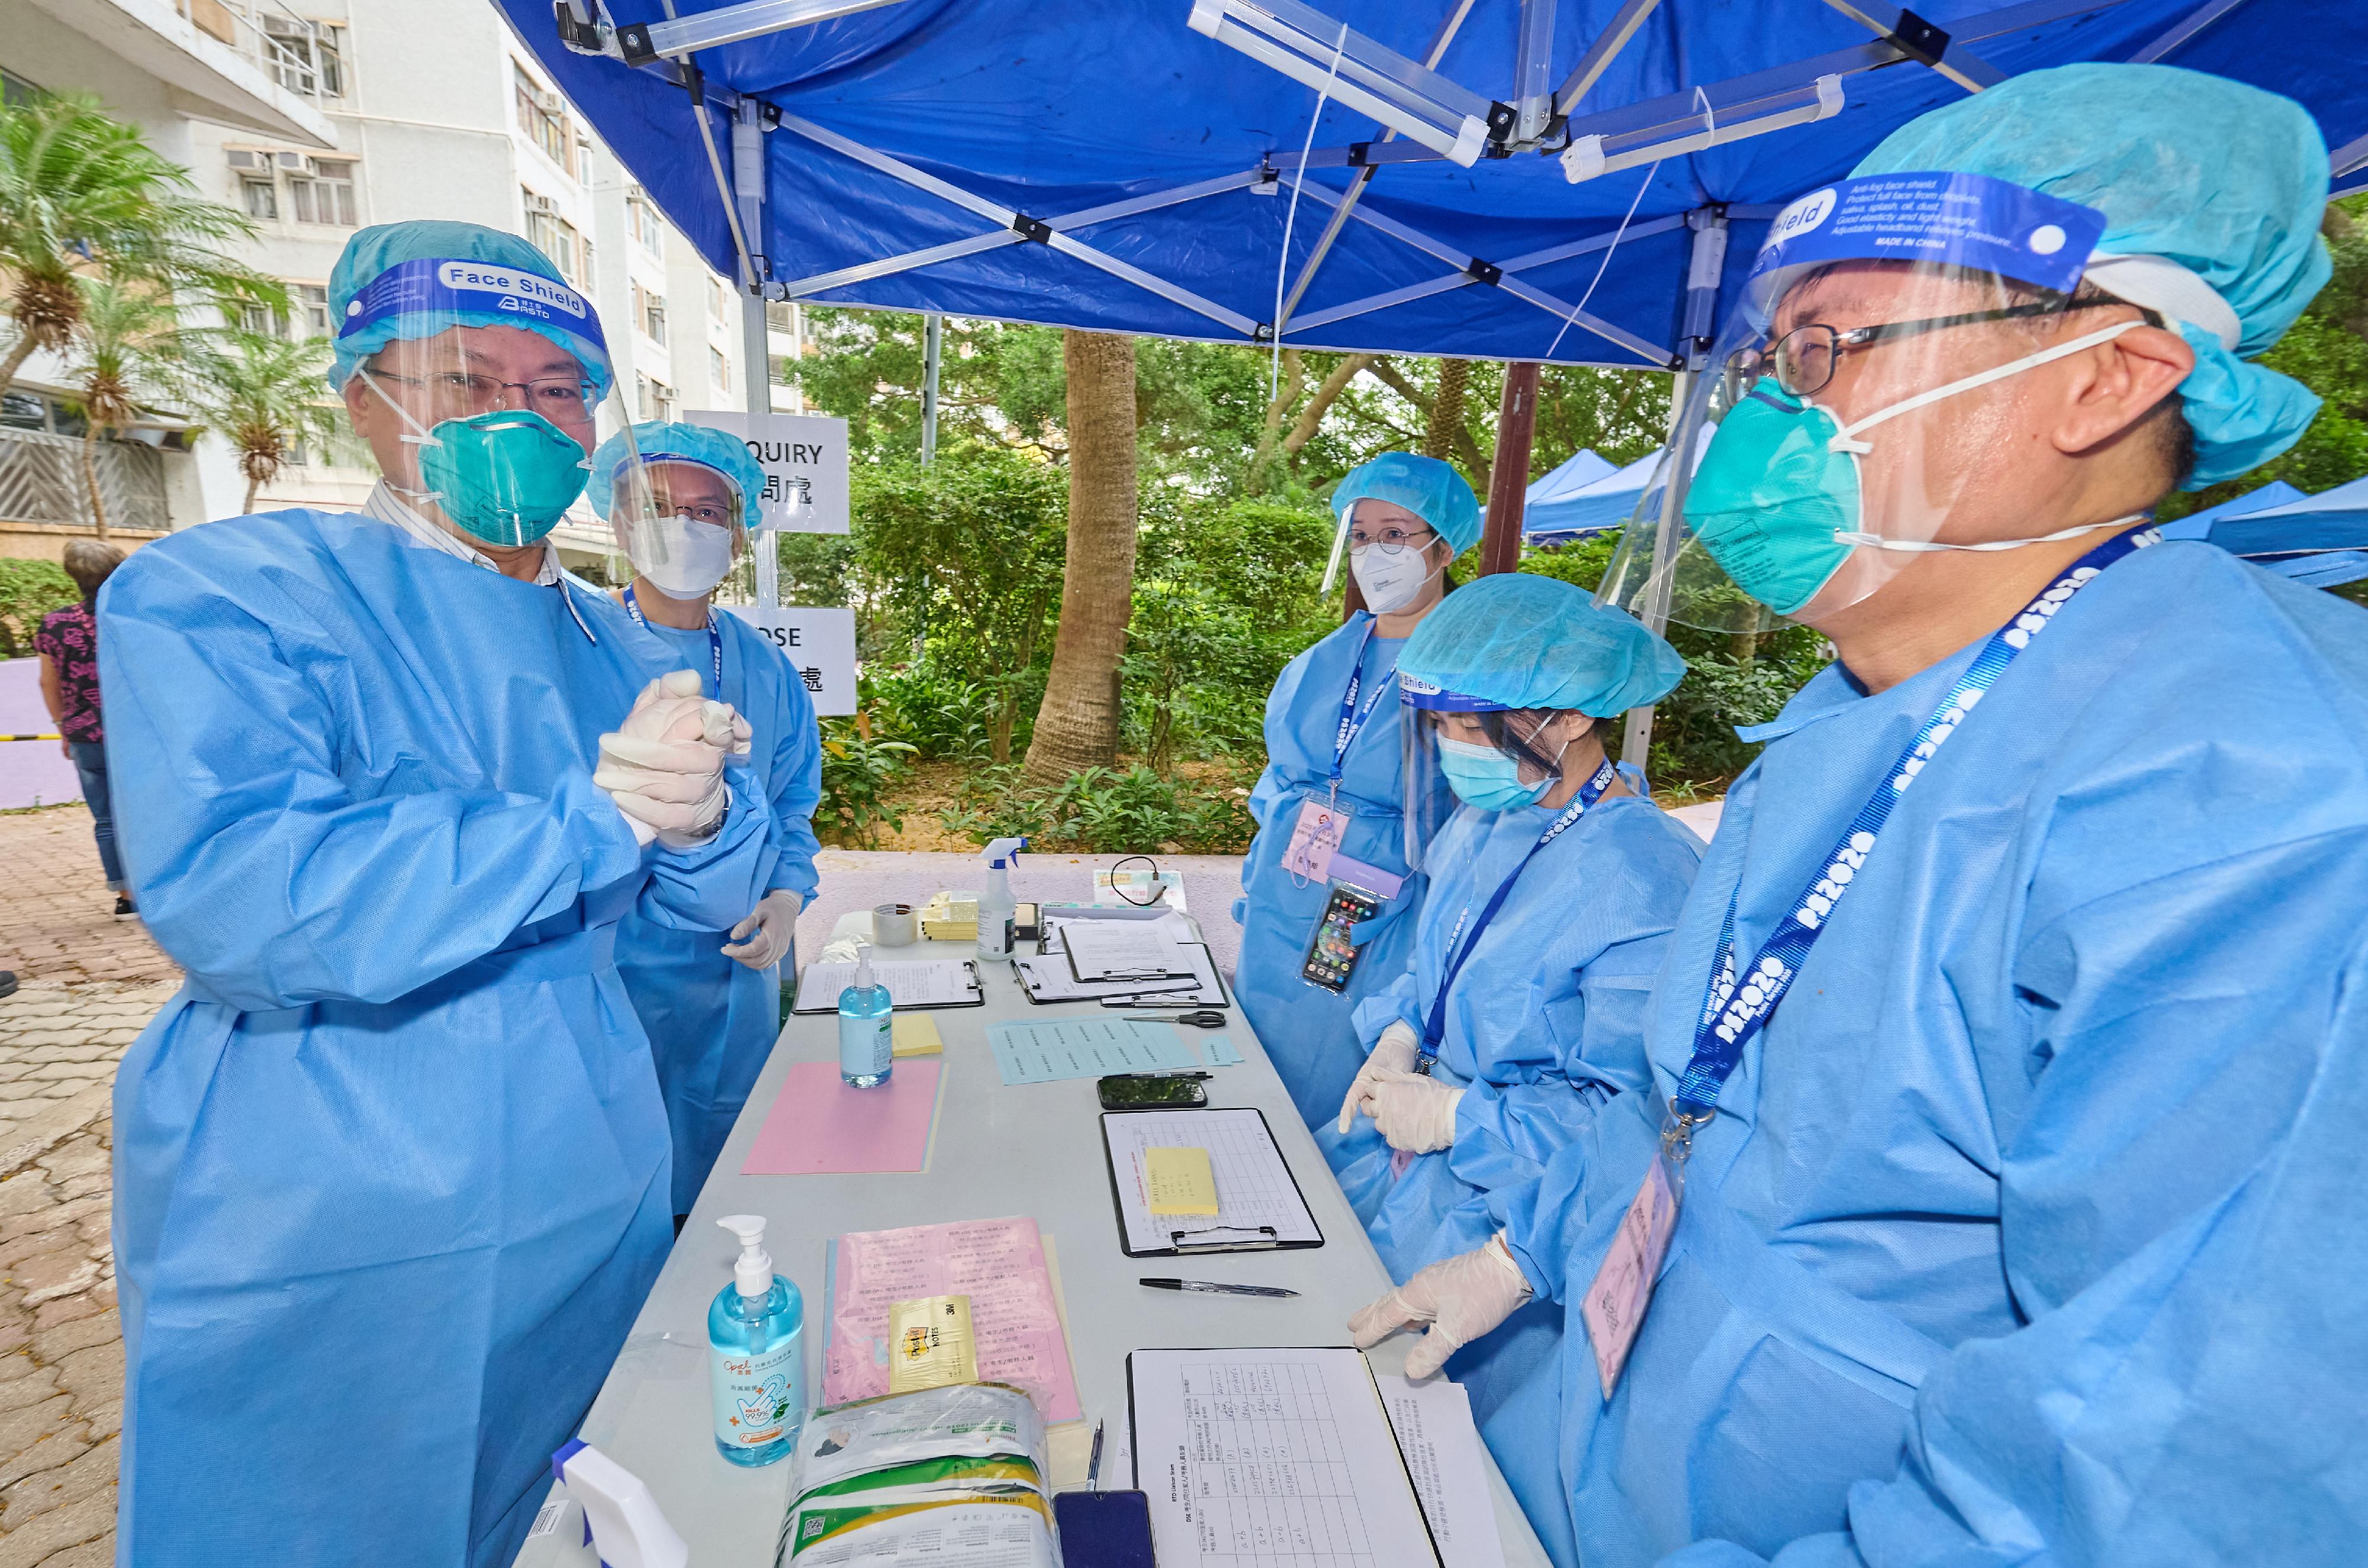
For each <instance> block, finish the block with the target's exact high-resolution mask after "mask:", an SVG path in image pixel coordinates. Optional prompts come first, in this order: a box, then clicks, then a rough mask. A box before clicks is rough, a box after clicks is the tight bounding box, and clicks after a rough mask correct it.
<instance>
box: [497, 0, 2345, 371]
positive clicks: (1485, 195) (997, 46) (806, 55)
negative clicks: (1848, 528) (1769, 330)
mask: <svg viewBox="0 0 2368 1568" xmlns="http://www.w3.org/2000/svg"><path fill="white" fill-rule="evenodd" d="M495 4H496V5H497V6H499V8H500V9H501V10H502V11H503V12H504V13H505V14H506V15H507V17H508V18H509V20H510V22H511V25H512V26H513V27H514V28H516V30H517V32H518V36H519V37H520V38H521V39H522V40H524V41H525V43H526V45H527V46H528V47H529V49H531V50H533V51H535V52H536V54H537V55H538V56H539V57H540V58H541V61H542V62H543V63H544V65H545V66H546V67H548V68H549V70H550V71H551V73H552V75H553V77H554V78H555V79H556V80H557V82H558V83H559V85H561V87H562V88H563V89H564V91H565V93H566V94H567V96H568V97H570V98H571V99H572V100H573V101H574V102H575V105H576V106H577V107H578V108H580V109H581V110H582V111H583V112H584V114H585V115H586V117H587V118H588V119H590V120H591V121H592V123H593V125H594V126H595V127H596V128H597V129H598V131H599V133H600V135H601V137H602V139H603V140H604V141H606V142H607V143H608V144H609V146H610V147H611V148H613V149H615V151H616V153H617V154H618V156H619V157H620V158H621V159H622V160H623V162H624V165H625V166H626V167H627V168H628V169H629V170H630V171H631V172H632V176H633V177H634V178H635V179H637V180H638V181H640V183H641V184H642V185H643V187H645V188H646V189H647V190H648V191H649V193H650V195H651V196H652V198H653V199H655V200H656V201H657V202H658V203H659V205H660V206H662V207H663V208H664V209H665V210H666V215H667V217H669V218H670V219H671V220H673V222H675V223H676V224H677V226H678V227H679V228H680V229H681V230H682V231H683V232H684V233H686V234H688V235H689V238H690V241H691V243H692V244H694V245H696V246H697V247H698V249H699V251H700V255H701V256H703V257H704V258H705V259H706V260H707V261H708V262H709V263H710V264H711V265H712V266H714V267H717V268H719V269H720V270H722V271H723V272H725V273H726V274H729V275H738V276H742V277H744V278H746V273H744V272H743V264H742V261H741V259H740V257H741V255H742V253H744V252H745V255H746V267H747V270H748V272H753V273H754V274H755V278H756V281H757V283H758V285H759V286H760V287H761V288H762V290H763V291H764V292H765V294H766V296H767V297H768V299H777V300H778V299H800V300H812V301H818V302H827V303H834V304H858V305H871V306H881V307H888V308H894V309H900V310H916V311H938V312H950V313H953V314H960V315H966V316H973V317H986V318H1003V319H1008V320H1017V321H1030V322H1042V323H1048V324H1056V325H1065V326H1076V327H1085V328H1091V329H1096V330H1101V331H1111V332H1126V333H1143V334H1154V335H1164V336H1171V337H1183V338H1202V339H1210V340H1214V341H1218V342H1226V343H1236V344H1251V343H1263V342H1268V341H1270V340H1271V339H1272V337H1273V336H1274V335H1275V327H1274V322H1275V320H1276V318H1277V316H1278V314H1279V313H1281V314H1284V315H1285V318H1286V320H1285V326H1284V331H1283V336H1284V337H1285V339H1286V340H1287V341H1289V342H1291V343H1294V344H1297V345H1300V346H1302V347H1309V348H1326V349H1352V350H1369V351H1379V352H1391V353H1412V354H1425V355H1435V354H1453V355H1460V356H1464V357H1467V358H1518V359H1541V360H1545V361H1549V362H1553V363H1561V364H1600V365H1610V366H1622V367H1628V368H1635V367H1640V366H1649V367H1653V368H1665V367H1668V366H1670V365H1671V364H1672V363H1673V359H1675V358H1677V357H1678V356H1679V353H1680V351H1681V350H1684V349H1687V348H1691V347H1694V346H1696V345H1699V344H1701V343H1702V342H1704V341H1706V339H1707V336H1708V335H1709V334H1710V333H1711V331H1712V330H1713V322H1712V319H1711V318H1712V316H1713V314H1714V313H1715V311H1716V308H1717V299H1718V295H1719V293H1720V292H1721V290H1720V287H1719V286H1720V285H1722V284H1724V286H1725V292H1726V293H1727V296H1728V297H1730V298H1731V297H1732V290H1733V288H1734V286H1735V285H1736V283H1737V282H1738V281H1739V279H1740V278H1741V276H1742V274H1743V271H1744V270H1745V269H1746V268H1747V267H1748V265H1749V263H1750V260H1751V256H1752V254H1753V252H1754V251H1755V249H1756V248H1757V246H1758V244H1759V239H1760V235H1761V233H1762V232H1763V230H1764V227H1765V224H1766V222H1767V220H1768V219H1769V218H1770V216H1772V215H1773V213H1774V211H1775V210H1776V208H1777V206H1778V205H1781V204H1782V202H1784V201H1786V200H1788V199H1791V198H1792V197H1793V196H1796V195H1798V194H1800V193H1802V192H1804V191H1805V190H1810V189H1814V188H1815V187H1816V186H1817V185H1818V184H1820V183H1822V182H1825V181H1828V180H1831V179H1834V178H1836V177H1838V176H1840V175H1842V174H1844V173H1845V172H1847V171H1848V170H1849V169H1850V166H1851V165H1853V164H1854V163H1855V162H1856V161H1857V160H1858V158H1859V157H1860V156H1861V154H1863V153H1865V152H1866V151H1867V150H1868V149H1870V148H1871V147H1873V145H1874V144H1875V142H1878V141H1880V140H1881V139H1882V138H1883V137H1884V134H1886V133H1887V132H1888V131H1891V130H1892V129H1893V128H1895V127H1896V126H1898V125H1900V124H1901V123H1903V122H1904V121H1906V120H1907V119H1912V118H1914V117H1915V116H1917V115H1918V114H1920V113H1922V112H1923V111H1925V110H1926V109H1929V108H1934V107H1936V106H1937V105H1940V104H1942V103H1945V102H1949V101H1951V100H1952V99H1954V98H1955V97H1958V96H1960V95H1961V94H1963V93H1964V92H1965V91H1966V90H1968V87H1969V86H1978V85H1982V84H1984V83H1987V82H1994V81H1997V80H2000V79H2002V77H2003V76H2004V75H2008V74H2017V73H2021V72H2025V71H2030V70H2033V69H2037V68H2040V67H2043V66H2047V65H2054V64H2059V63H2064V62H2072V61H2087V60H2158V61H2162V62H2168V63H2171V64H2180V65H2190V66H2194V67H2197V68H2199V69H2203V70H2208V71H2216V72H2220V73H2222V74H2227V75H2230V76H2233V77H2236V78H2237V79H2240V80H2244V81H2248V82H2252V83H2256V84H2258V85H2262V86H2265V87H2269V88H2272V89H2274V90H2276V91H2278V92H2282V93H2285V94H2288V95H2290V96H2292V97H2295V98H2297V99H2299V100H2300V101H2301V102H2302V103H2303V104H2304V105H2305V106H2306V107H2307V108H2309V109H2310V110H2311V111H2312V112H2313V113H2314V114H2315V115H2316V116H2317V118H2318V119H2319V121H2320V124H2321V126H2322V128H2323V130H2324V131H2325V133H2326V136H2327V141H2328V145H2329V146H2330V147H2331V148H2334V149H2336V150H2337V151H2336V157H2335V168H2336V172H2337V174H2338V175H2339V176H2345V175H2348V174H2350V173H2351V171H2352V170H2353V169H2354V168H2355V167H2356V166H2359V165H2368V72H2363V71H2362V70H2361V69H2360V62H2362V60H2368V6H2363V5H2361V4H2359V3H2357V0H2308V3H2282V4H2271V3H2266V0H2254V3H2251V4H2231V0H2021V3H2019V4H2012V5H2000V4H1998V0H1924V4H1923V5H1922V6H1921V11H1922V15H1921V17H1918V16H1914V15H1911V14H1910V13H1907V12H1903V11H1895V10H1894V9H1893V8H1892V7H1890V6H1869V5H1856V6H1845V5H1842V4H1840V0H1832V3H1829V4H1827V5H1818V4H1816V3H1815V0H1764V3H1761V4H1758V5H1751V6H1743V5H1737V4H1735V3H1734V0H1663V3H1661V4H1659V5H1657V6H1653V5H1647V4H1644V3H1642V0H1562V3H1561V4H1560V5H1559V6H1547V5H1544V4H1543V3H1537V0H1533V4H1531V5H1529V6H1521V5H1518V4H1516V3H1515V0H1470V3H1469V4H1464V5H1458V4H1454V3H1452V0H1424V3H1423V4H1419V5H1415V4H1406V3H1405V0H1326V4H1329V5H1333V6H1336V7H1337V8H1338V9H1339V10H1340V11H1342V12H1343V13H1345V15H1344V16H1343V17H1341V18H1340V19H1338V20H1335V19H1333V18H1330V17H1326V16H1323V15H1321V14H1319V13H1316V12H1313V11H1309V10H1307V9H1306V8H1305V7H1304V6H1300V5H1299V4H1298V3H1297V0H1099V3H1097V4H1092V5H1067V6H1047V5H1043V4H1042V3H1040V0H895V3H890V4H884V5H882V4H880V3H879V0H759V3H755V4H751V3H748V0H677V3H676V4H675V5H674V6H672V7H669V6H666V5H664V4H662V0H560V3H559V5H558V6H556V8H555V9H554V6H552V0H495ZM867 5H868V6H869V7H870V8H864V7H865V6H867ZM670 8H671V9H676V10H679V11H680V13H681V16H680V18H679V19H678V20H669V19H668V17H667V11H668V10H669V9H670ZM849 12H852V13H854V14H846V13H849ZM815 16H825V17H834V18H835V19H828V20H824V21H820V22H818V23H814V24H813V25H801V26H787V27H785V26H784V25H783V22H784V18H791V19H795V18H800V17H803V18H811V17H815ZM1883 17H1888V18H1890V19H1889V20H1881V19H1879V18H1883ZM1525 19H1526V22H1525ZM1344 21H1345V22H1346V23H1348V24H1350V25H1352V26H1353V27H1354V28H1356V29H1358V30H1357V31H1355V32H1349V33H1343V32H1342V31H1341V27H1342V24H1343V22H1344ZM1525 26H1526V27H1528V28H1530V29H1531V30H1530V31H1529V32H1528V33H1527V34H1526V36H1525V33H1524V28H1525ZM1887 28H1899V29H1902V30H1900V31H1887V30H1885V29H1887ZM563 29H564V32H565V35H566V36H565V38H564V39H563V36H562V31H563ZM1311 39H1314V40H1315V44H1314V45H1313V46H1312V47H1313V50H1314V52H1313V54H1312V55H1311V53H1310V48H1311V45H1310V42H1309V40H1311ZM1336 44H1338V46H1339V53H1338V57H1337V58H1336V57H1335V52H1334V50H1335V45H1336ZM586 51H591V52H586ZM629 60H630V61H631V62H630V63H629ZM1429 60H1435V61H1436V63H1437V72H1436V74H1434V73H1432V72H1430V71H1429V70H1426V69H1425V68H1424V64H1423V62H1425V61H1429ZM683 62H688V64H687V65H686V63H683ZM1318 85H1324V86H1326V88H1327V91H1328V93H1329V97H1328V101H1327V102H1326V104H1325V106H1324V108H1323V109H1322V111H1321V113H1320V114H1315V115H1314V118H1313V123H1312V124H1311V113H1312V111H1314V110H1315V105H1316V101H1317V95H1316V91H1315V88H1316V87H1317V86H1318ZM1344 96H1345V97H1349V99H1350V100H1351V101H1347V102H1344V101H1343V98H1344ZM694 103H696V104H697V105H698V106H699V111H698V112H697V113H696V114H694V113H693V105H694ZM1383 119H1387V120H1388V121H1389V131H1390V132H1396V131H1405V133H1404V134H1398V135H1395V136H1393V135H1392V134H1389V133H1385V132H1384V131H1383V123H1382V122H1383ZM1407 127H1413V128H1414V129H1411V130H1408V129H1406V128H1407ZM2099 134H2100V135H2103V136H2110V135H2111V134H2112V128H2111V127H2110V126H2100V127H2099ZM1304 149H1309V150H1308V151H1306V153H1305V155H1304V156H1303V150H1304ZM1303 170H1304V177H1303ZM2340 183H2342V181H2341V179H2340V178H2339V184H2340ZM727 190H728V191H730V192H731V195H730V196H729V197H728V198H727V196H726V195H725V192H726V191H727ZM1294 194H1295V196H1296V200H1295V201H1294ZM1344 210H1345V215H1344ZM735 230H736V232H737V233H738V235H739V238H738V239H737V240H735V237H734V235H735ZM1286 231H1287V232H1288V235H1289V243H1288V244H1287V245H1286V243H1285V239H1286ZM1286 254H1287V259H1286ZM1311 258H1320V265H1316V266H1315V267H1312V268H1311V267H1310V261H1311ZM1690 278H1691V282H1692V283H1693V284H1694V285H1696V287H1695V288H1694V289H1693V290H1691V293H1690V291H1689V287H1688V285H1689V281H1690ZM1303 283H1304V289H1303V287H1302V285H1303ZM1279 289H1280V290H1281V292H1282V294H1283V296H1284V298H1285V299H1286V300H1289V299H1291V298H1292V297H1293V296H1296V302H1295V304H1293V305H1292V306H1291V308H1289V309H1288V311H1287V312H1278V310H1277V299H1278V290H1279ZM1690 312H1691V313H1690Z"/></svg>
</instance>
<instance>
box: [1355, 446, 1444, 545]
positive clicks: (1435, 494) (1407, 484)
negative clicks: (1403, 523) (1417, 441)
mask: <svg viewBox="0 0 2368 1568" xmlns="http://www.w3.org/2000/svg"><path fill="white" fill-rule="evenodd" d="M1359 501H1387V502H1389V503H1390V504H1391V505H1392V506H1404V507H1405V508H1406V510H1407V511H1409V512H1412V513H1413V514H1414V515H1415V516H1416V517H1420V518H1421V519H1422V520H1423V521H1424V522H1426V523H1429V525H1430V531H1431V532H1433V533H1435V534H1437V535H1438V536H1439V537H1440V538H1441V539H1443V540H1446V541H1447V542H1448V544H1449V545H1450V546H1451V547H1452V549H1453V550H1454V551H1455V553H1456V554H1458V555H1461V554H1463V552H1464V551H1467V550H1469V549H1471V548H1472V547H1473V546H1474V545H1475V544H1477V543H1479V542H1480V503H1479V501H1478V500H1476V499H1475V498H1474V496H1473V494H1472V486H1470V485H1469V484H1466V483H1463V475H1462V474H1460V473H1458V472H1455V471H1454V470H1453V469H1452V468H1450V467H1448V466H1447V465H1446V464H1445V463H1443V462H1441V461H1440V460H1438V459H1437V458H1426V457H1418V456H1417V455H1416V454H1415V453H1413V452H1383V454H1382V455H1381V456H1380V457H1377V458H1375V459H1374V460H1372V461H1371V462H1369V463H1365V464H1363V465H1361V466H1360V467H1357V468H1352V469H1350V470H1349V472H1347V473H1346V474H1344V475H1343V476H1341V480H1340V483H1339V484H1338V486H1336V487H1335V488H1334V489H1333V492H1332V515H1333V516H1334V517H1343V516H1345V515H1347V513H1348V510H1349V506H1352V505H1353V504H1355V503H1356V502H1359Z"/></svg>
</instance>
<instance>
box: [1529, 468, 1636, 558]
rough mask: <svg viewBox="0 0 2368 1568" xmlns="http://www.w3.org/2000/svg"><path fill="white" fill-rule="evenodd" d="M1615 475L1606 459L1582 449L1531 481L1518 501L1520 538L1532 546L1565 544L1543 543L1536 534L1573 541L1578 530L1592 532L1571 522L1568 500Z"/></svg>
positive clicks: (1557, 541) (1614, 470) (1581, 524)
mask: <svg viewBox="0 0 2368 1568" xmlns="http://www.w3.org/2000/svg"><path fill="white" fill-rule="evenodd" d="M1616 472H1619V470H1618V469H1617V468H1616V467H1615V466H1614V465H1613V463H1612V462H1611V460H1610V459H1609V458H1604V457H1600V456H1598V455H1597V454H1596V453H1594V452H1592V451H1589V450H1588V449H1586V448H1585V447H1581V448H1580V449H1578V450H1577V451H1575V452H1573V453H1572V454H1571V455H1570V457H1569V460H1567V461H1565V462H1564V463H1563V464H1562V465H1561V466H1559V467H1558V468H1556V469H1555V470H1554V472H1552V473H1549V474H1547V475H1546V476H1545V477H1544V478H1543V479H1538V480H1533V481H1531V484H1530V488H1529V490H1528V492H1527V493H1526V494H1524V495H1523V496H1522V498H1521V537H1522V538H1524V539H1526V540H1529V541H1530V542H1531V543H1532V544H1538V543H1545V542H1552V543H1557V544H1559V543H1562V542H1565V541H1564V540H1560V539H1555V540H1541V539H1540V538H1539V535H1540V534H1541V533H1542V532H1543V533H1547V534H1568V535H1570V537H1571V538H1573V539H1576V538H1577V537H1578V534H1579V532H1581V531H1592V530H1591V528H1589V527H1588V525H1587V524H1585V523H1583V522H1577V521H1575V520H1573V519H1571V517H1570V515H1569V506H1570V502H1571V499H1572V498H1573V497H1574V496H1576V495H1577V494H1580V493H1582V492H1584V491H1585V490H1586V489H1587V488H1588V486H1589V485H1591V484H1593V483H1595V482H1596V481H1597V480H1599V479H1601V478H1603V477H1605V476H1606V475H1608V474H1612V473H1616Z"/></svg>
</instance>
